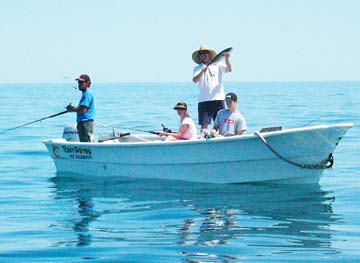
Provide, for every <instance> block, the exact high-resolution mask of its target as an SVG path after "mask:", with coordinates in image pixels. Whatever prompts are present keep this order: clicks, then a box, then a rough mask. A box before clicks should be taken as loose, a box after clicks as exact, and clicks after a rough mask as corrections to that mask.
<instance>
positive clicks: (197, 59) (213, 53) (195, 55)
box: [192, 45, 216, 64]
mask: <svg viewBox="0 0 360 263" xmlns="http://www.w3.org/2000/svg"><path fill="white" fill-rule="evenodd" d="M202 51H208V52H209V54H210V60H212V59H213V58H214V57H215V56H216V51H215V50H212V49H210V48H208V47H207V46H206V45H202V46H200V48H199V49H198V50H196V51H194V52H193V53H192V59H193V60H194V62H195V63H196V64H200V63H201V59H200V56H199V52H202Z"/></svg>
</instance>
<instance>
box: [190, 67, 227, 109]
mask: <svg viewBox="0 0 360 263" xmlns="http://www.w3.org/2000/svg"><path fill="white" fill-rule="evenodd" d="M203 66H204V64H200V65H197V66H196V67H195V68H194V71H193V77H195V76H197V75H198V74H199V72H200V71H201V68H202V67H203ZM225 68H226V65H225V63H223V62H219V63H216V64H211V65H210V66H208V69H207V70H206V71H205V72H203V73H201V78H200V80H199V82H198V83H197V84H198V86H199V98H198V100H199V102H203V101H211V100H224V99H225V93H224V85H223V83H222V73H223V72H225Z"/></svg>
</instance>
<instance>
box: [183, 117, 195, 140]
mask: <svg viewBox="0 0 360 263" xmlns="http://www.w3.org/2000/svg"><path fill="white" fill-rule="evenodd" d="M183 124H188V125H189V128H188V129H187V131H186V132H185V133H184V135H183V137H182V139H185V140H195V139H197V130H196V126H195V123H194V122H193V120H192V119H191V118H190V117H185V118H184V119H183V121H180V122H179V129H180V127H181V125H183Z"/></svg>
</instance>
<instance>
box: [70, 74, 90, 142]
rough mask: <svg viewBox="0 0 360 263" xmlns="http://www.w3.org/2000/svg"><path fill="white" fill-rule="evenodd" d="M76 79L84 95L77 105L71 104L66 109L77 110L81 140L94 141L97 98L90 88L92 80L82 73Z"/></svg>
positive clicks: (78, 130)
mask: <svg viewBox="0 0 360 263" xmlns="http://www.w3.org/2000/svg"><path fill="white" fill-rule="evenodd" d="M75 80H77V82H78V87H79V90H80V91H81V92H82V96H81V99H80V101H79V105H78V106H77V107H74V106H72V105H71V104H69V105H68V106H67V107H66V109H67V111H69V112H76V115H77V117H76V122H77V126H76V128H77V132H78V135H79V139H80V142H94V117H95V99H94V96H93V94H92V93H91V92H90V90H89V88H90V85H91V80H90V77H89V76H88V75H86V74H82V75H80V77H78V78H76V79H75Z"/></svg>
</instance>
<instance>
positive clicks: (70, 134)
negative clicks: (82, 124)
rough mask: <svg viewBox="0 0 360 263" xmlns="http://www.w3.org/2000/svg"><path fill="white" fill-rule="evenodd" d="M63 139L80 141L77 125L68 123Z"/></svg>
mask: <svg viewBox="0 0 360 263" xmlns="http://www.w3.org/2000/svg"><path fill="white" fill-rule="evenodd" d="M63 139H65V140H67V141H68V142H78V141H79V136H78V133H77V129H76V125H67V126H65V128H64V131H63Z"/></svg>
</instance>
